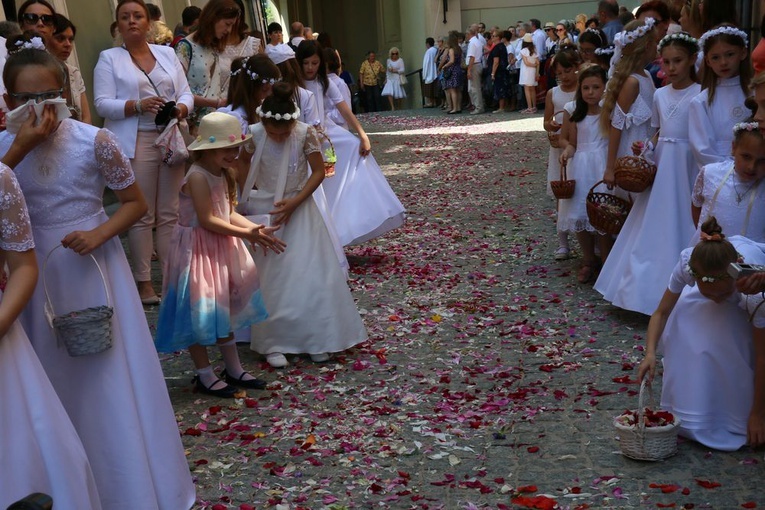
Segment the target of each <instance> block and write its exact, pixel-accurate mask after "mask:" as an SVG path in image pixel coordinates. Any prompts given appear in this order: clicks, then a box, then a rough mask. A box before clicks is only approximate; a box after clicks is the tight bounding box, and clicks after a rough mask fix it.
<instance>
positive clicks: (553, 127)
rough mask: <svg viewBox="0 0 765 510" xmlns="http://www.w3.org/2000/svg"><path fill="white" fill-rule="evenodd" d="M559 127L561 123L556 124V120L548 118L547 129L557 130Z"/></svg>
mask: <svg viewBox="0 0 765 510" xmlns="http://www.w3.org/2000/svg"><path fill="white" fill-rule="evenodd" d="M560 128H561V124H558V123H557V122H555V119H550V129H548V131H552V132H555V131H558V130H559V129H560Z"/></svg>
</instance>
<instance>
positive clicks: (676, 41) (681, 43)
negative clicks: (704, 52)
mask: <svg viewBox="0 0 765 510" xmlns="http://www.w3.org/2000/svg"><path fill="white" fill-rule="evenodd" d="M679 33H680V34H682V35H687V36H688V37H690V34H689V33H688V32H679ZM669 46H675V47H677V48H682V49H684V50H685V52H686V53H687V54H688V58H691V57H693V55H695V54H696V53H698V45H697V44H693V43H691V42H689V41H687V40H686V39H681V38H679V37H678V38H672V39H669V41H668V42H666V43H664V45H663V46H662V47H661V50H662V51H664V48H667V47H669ZM659 56H661V55H659ZM689 74H690V77H691V80H693V81H694V82H695V83H698V82H699V76H698V73H696V62H695V60H694V62H693V65H691V71H690V73H689Z"/></svg>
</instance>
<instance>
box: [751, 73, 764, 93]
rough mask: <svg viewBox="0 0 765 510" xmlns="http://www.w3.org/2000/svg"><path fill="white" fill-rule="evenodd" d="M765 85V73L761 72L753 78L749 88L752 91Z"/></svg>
mask: <svg viewBox="0 0 765 510" xmlns="http://www.w3.org/2000/svg"><path fill="white" fill-rule="evenodd" d="M763 84H765V71H760V72H759V73H757V74H755V75H754V78H752V81H751V82H749V86H750V88H751V89H752V90H754V89H756V88H757V87H759V86H760V85H763Z"/></svg>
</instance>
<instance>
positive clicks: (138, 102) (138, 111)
mask: <svg viewBox="0 0 765 510" xmlns="http://www.w3.org/2000/svg"><path fill="white" fill-rule="evenodd" d="M133 110H135V114H136V115H141V114H142V113H143V105H142V104H141V100H140V99H136V100H135V103H133Z"/></svg>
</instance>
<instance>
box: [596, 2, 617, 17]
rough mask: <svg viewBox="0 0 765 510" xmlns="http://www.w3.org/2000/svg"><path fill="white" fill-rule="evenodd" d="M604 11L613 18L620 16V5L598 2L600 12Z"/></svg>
mask: <svg viewBox="0 0 765 510" xmlns="http://www.w3.org/2000/svg"><path fill="white" fill-rule="evenodd" d="M600 11H603V12H605V13H606V14H609V15H610V16H611V17H612V18H616V17H617V16H619V4H617V3H616V2H609V1H608V0H601V1H600V2H598V12H600Z"/></svg>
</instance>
